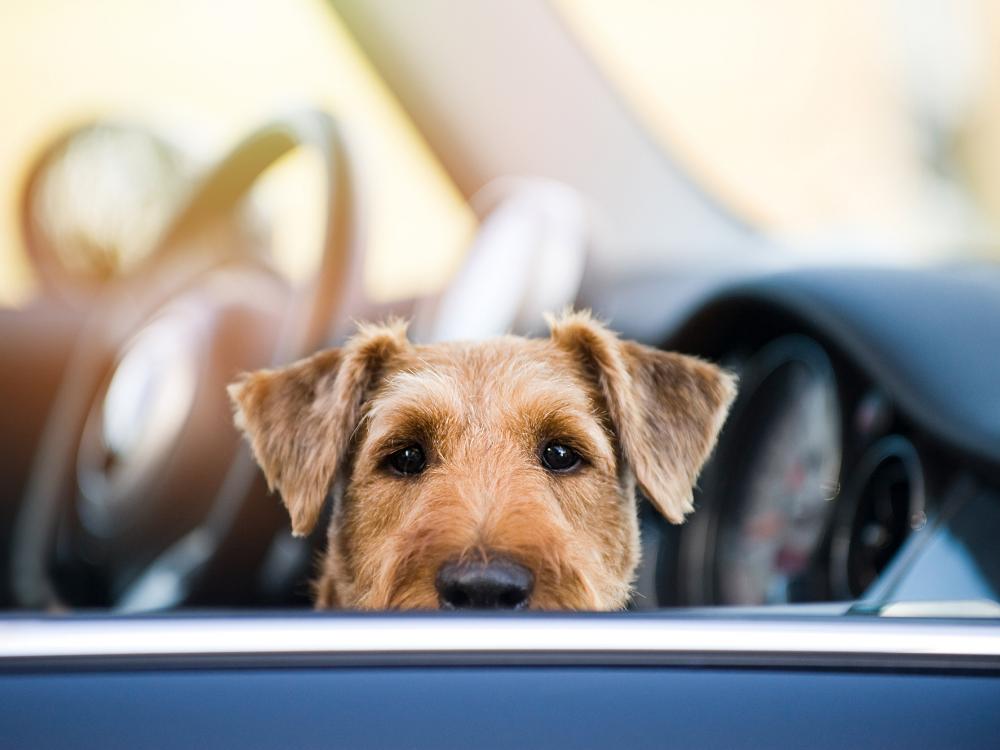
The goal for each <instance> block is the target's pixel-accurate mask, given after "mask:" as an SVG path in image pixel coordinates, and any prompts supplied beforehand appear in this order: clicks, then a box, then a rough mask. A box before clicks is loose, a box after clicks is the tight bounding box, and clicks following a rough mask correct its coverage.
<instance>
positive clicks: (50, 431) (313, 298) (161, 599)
mask: <svg viewBox="0 0 1000 750" xmlns="http://www.w3.org/2000/svg"><path fill="white" fill-rule="evenodd" d="M297 149H309V150H312V151H313V152H315V153H317V154H318V155H319V156H320V157H321V159H322V163H323V165H324V181H325V183H326V212H325V217H326V220H325V226H324V228H323V229H324V231H323V235H322V245H323V247H322V253H321V255H320V262H319V267H318V269H317V272H316V273H315V275H314V276H313V278H312V279H311V280H310V281H309V282H307V283H306V284H304V285H302V286H303V287H304V288H299V289H296V288H294V287H293V289H292V291H291V293H290V294H289V295H288V298H289V304H288V306H287V307H286V309H285V310H284V312H283V314H282V316H281V322H280V326H279V333H278V335H277V340H276V341H275V343H274V346H273V348H272V350H271V356H270V364H272V365H274V364H279V363H283V362H286V361H288V360H290V359H293V358H296V357H298V356H303V355H305V354H306V353H308V352H310V351H312V350H314V349H316V348H318V347H320V346H321V345H322V344H323V343H325V342H326V341H327V340H329V338H330V337H331V328H332V326H333V325H334V324H335V321H338V320H340V319H342V318H343V317H344V314H345V313H346V312H347V311H348V310H350V309H351V307H350V306H351V305H352V304H353V302H354V299H353V295H356V294H357V293H358V291H357V290H358V289H359V287H360V284H359V282H360V280H361V272H362V262H363V258H362V252H361V250H362V247H363V242H364V232H363V229H364V227H363V222H362V215H363V214H362V211H361V207H360V204H359V202H358V200H357V196H356V195H355V191H354V185H355V182H356V179H355V176H354V175H355V169H354V165H353V163H352V161H351V159H350V158H349V153H350V152H349V149H348V146H347V142H346V139H345V136H344V134H343V132H342V130H341V128H340V126H339V125H338V124H337V122H336V121H335V120H334V119H333V118H332V117H330V116H329V115H327V114H325V113H323V112H320V111H317V110H311V109H310V110H303V111H298V112H294V113H291V114H288V115H286V116H283V117H280V118H277V119H275V120H273V121H271V122H269V123H267V124H265V125H264V126H262V127H260V128H258V129H257V130H255V131H254V132H252V133H251V134H250V135H249V136H247V137H246V138H244V139H243V140H242V141H241V142H240V143H239V144H237V145H236V146H235V147H234V148H233V149H232V150H231V151H230V152H229V153H228V154H227V155H226V156H225V157H224V158H223V159H222V160H221V161H220V162H218V164H217V165H216V166H215V167H214V168H212V169H211V170H210V171H209V173H208V174H207V175H206V176H205V177H204V178H203V179H202V180H201V181H200V182H199V183H198V185H197V186H196V187H195V188H194V190H192V192H191V194H190V197H189V198H188V200H187V201H186V202H185V204H184V205H183V207H182V208H181V209H180V210H179V212H178V213H177V214H176V216H175V217H174V219H173V220H172V221H171V222H170V223H169V225H168V227H167V229H166V230H165V231H164V232H163V234H162V236H161V238H160V240H159V242H158V243H157V249H156V251H155V252H153V253H151V254H150V256H149V257H148V258H147V259H146V261H145V262H143V263H142V264H140V266H139V268H138V269H137V270H136V272H135V273H134V274H133V276H132V277H130V278H129V280H128V281H127V282H123V283H120V284H118V285H116V287H115V288H114V289H113V290H111V292H110V294H108V295H107V299H105V300H102V301H101V304H99V305H98V306H97V307H96V309H95V310H94V311H93V312H92V313H91V315H90V316H89V318H88V320H87V321H86V322H85V324H84V326H83V329H82V331H81V333H80V335H79V336H78V338H77V341H76V343H75V346H74V350H73V352H72V354H71V355H70V358H69V363H68V365H67V367H66V370H65V374H64V376H63V380H62V382H61V383H60V385H59V387H58V389H57V392H56V397H55V398H54V400H53V402H52V408H51V409H50V412H49V415H48V417H47V418H46V422H45V427H44V429H43V431H42V436H41V439H40V441H39V448H38V450H37V451H36V453H35V457H34V460H33V462H32V467H31V470H30V473H29V480H28V483H27V490H26V492H25V496H24V499H23V502H22V504H21V509H20V511H19V513H18V516H17V518H16V521H15V534H14V544H13V548H12V560H11V562H12V565H11V575H12V581H11V583H12V591H13V592H14V596H15V598H16V600H17V601H18V603H19V604H20V605H21V606H28V607H50V608H51V607H60V606H63V605H62V602H61V601H60V598H59V596H58V593H57V591H56V587H55V585H54V582H53V581H52V580H51V577H50V575H49V570H48V560H49V556H50V554H51V551H52V547H53V543H54V536H55V530H56V526H57V522H58V518H59V512H60V509H61V507H62V506H63V501H64V498H65V497H66V495H67V490H68V489H69V488H70V479H71V474H72V471H71V467H72V466H73V465H74V463H75V461H74V456H75V453H76V451H77V450H78V446H79V443H80V436H81V433H82V430H83V429H84V423H85V421H86V418H87V414H88V412H89V410H90V408H91V406H92V405H93V403H94V401H95V397H97V396H98V395H99V394H100V393H101V388H102V384H103V383H104V382H105V380H106V374H107V363H106V357H104V356H102V355H103V353H104V352H106V351H108V349H109V348H110V349H111V350H112V351H115V352H118V353H120V352H121V351H122V347H123V346H124V345H125V343H126V342H127V341H129V339H130V338H131V336H132V335H133V334H134V333H135V332H136V331H138V330H140V328H141V326H142V325H143V323H144V322H146V321H149V320H150V319H151V318H153V317H154V316H155V314H156V312H157V311H158V310H160V309H162V308H163V307H164V305H166V304H167V303H168V302H169V301H170V300H171V299H172V298H173V297H174V295H176V294H177V293H179V292H180V291H181V290H183V289H184V288H185V287H186V286H187V285H188V284H190V283H191V282H192V281H193V280H194V279H196V278H198V277H199V276H200V275H202V274H204V273H205V272H206V271H207V270H210V269H212V268H216V267H218V264H219V263H220V262H222V261H224V260H226V256H225V253H224V252H221V251H220V252H219V253H218V254H216V253H215V252H210V253H207V254H206V255H205V256H204V257H199V258H191V257H189V253H190V247H192V246H195V247H196V246H197V243H193V242H192V240H193V238H195V237H197V236H198V234H199V233H200V232H202V231H204V230H205V228H206V227H207V226H209V225H210V224H211V223H212V222H213V221H215V220H217V219H218V218H219V217H220V216H226V215H230V214H231V213H232V212H233V211H234V210H235V209H236V208H237V206H238V205H239V204H240V203H241V202H242V201H243V199H244V198H245V197H246V196H247V194H248V192H249V191H250V189H251V187H252V186H253V185H254V184H255V183H256V181H257V179H258V178H259V177H260V176H261V175H262V174H263V173H264V172H265V171H266V170H267V169H268V168H269V167H270V166H272V165H273V164H274V163H275V162H276V161H278V160H279V159H280V158H282V157H283V156H285V155H286V154H288V153H290V152H292V151H293V150H297ZM185 248H188V252H185ZM230 259H231V258H230ZM136 290H140V291H141V292H143V293H142V294H137V293H136ZM95 342H101V343H102V344H103V346H95V345H94V344H95ZM220 397H221V394H220ZM67 425H71V426H72V427H71V429H67V428H66V426H67ZM255 476H256V470H255V468H254V466H253V463H252V460H251V459H250V457H249V454H248V452H247V451H246V450H245V449H242V448H240V449H238V450H237V452H236V453H235V457H234V458H233V460H232V461H231V463H230V465H229V467H228V469H227V471H226V473H225V478H224V480H223V482H222V485H221V487H220V489H219V490H218V491H217V492H216V493H215V495H214V497H213V498H212V501H211V503H210V504H209V505H207V506H206V508H207V511H206V512H205V513H204V516H203V520H202V522H201V523H200V524H198V525H197V526H196V527H195V528H193V529H191V530H190V531H189V532H188V533H186V534H185V535H184V536H183V537H182V538H181V539H180V540H178V541H176V542H174V543H173V544H171V545H169V546H168V547H167V548H166V549H165V550H164V551H162V552H161V553H160V554H159V556H158V557H157V558H156V559H155V560H154V561H153V562H152V563H151V564H150V565H148V566H147V567H146V570H145V571H144V572H143V573H141V574H139V575H138V576H137V577H136V578H135V579H134V581H133V583H132V584H131V585H129V586H128V587H127V588H126V590H125V592H124V593H123V594H122V595H121V596H120V597H119V599H118V602H117V605H118V606H119V607H120V608H123V609H149V608H157V607H162V606H169V605H171V604H176V603H178V602H179V601H181V600H183V597H184V594H185V593H186V590H187V588H188V587H189V586H190V583H191V582H192V580H194V579H195V578H196V577H197V575H198V572H199V571H200V570H201V569H203V568H204V566H205V565H206V564H207V563H208V562H209V561H210V560H211V559H212V556H213V554H214V552H215V551H216V550H217V549H218V547H219V545H220V544H221V542H222V540H223V539H224V538H225V536H226V534H227V533H228V531H229V529H230V526H231V524H232V521H233V519H234V518H235V516H236V514H237V512H238V511H239V509H240V507H241V506H242V504H243V501H244V500H245V499H246V497H247V495H248V494H249V492H250V490H251V487H252V484H253V482H254V479H255Z"/></svg>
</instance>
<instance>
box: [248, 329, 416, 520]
mask: <svg viewBox="0 0 1000 750" xmlns="http://www.w3.org/2000/svg"><path fill="white" fill-rule="evenodd" d="M406 346H408V343H407V341H406V326H405V325H404V324H403V323H401V322H394V323H390V324H387V325H384V326H363V327H361V328H360V330H359V332H358V333H357V334H356V335H355V336H354V337H353V338H351V339H350V340H349V341H348V342H347V344H346V345H345V346H344V347H343V348H340V349H329V350H327V351H322V352H319V353H318V354H314V355H313V356H311V357H309V358H307V359H303V360H299V361H298V362H295V363H293V364H291V365H288V366H287V367H284V368H281V369H278V370H260V371H258V372H252V373H249V374H247V375H244V376H243V377H242V378H241V379H240V380H239V381H237V382H236V383H233V384H232V385H230V386H229V388H228V391H229V397H230V399H231V400H232V402H233V407H234V411H235V422H236V426H237V427H238V428H240V429H241V430H242V431H243V434H244V435H245V436H246V438H247V440H248V441H249V443H250V447H251V448H252V449H253V455H254V458H255V459H256V460H257V463H258V464H260V467H261V469H263V470H264V476H265V477H266V478H267V484H268V487H270V488H271V490H275V489H277V490H278V491H279V492H280V493H281V499H282V500H283V502H284V503H285V507H286V508H287V509H288V514H289V515H290V516H291V519H292V533H293V534H295V535H296V536H304V535H306V534H308V533H309V532H310V531H312V529H313V527H314V526H315V525H316V521H317V519H318V518H319V514H320V511H321V510H322V508H323V502H324V501H325V500H326V496H327V493H328V491H329V488H330V485H331V484H332V483H333V481H334V478H335V477H336V474H337V471H338V469H339V468H340V467H341V466H342V465H343V462H344V459H345V458H346V455H347V450H348V447H349V445H350V441H351V435H352V433H353V432H354V429H355V427H356V426H357V425H358V422H359V421H360V419H361V416H362V407H363V405H364V399H365V395H366V393H367V392H368V391H369V389H370V388H371V387H372V385H373V384H374V382H375V381H376V380H377V379H378V378H379V377H380V375H381V372H382V370H383V369H384V367H385V365H386V362H387V360H388V359H389V358H390V357H391V356H392V355H393V354H394V353H396V352H399V351H400V350H401V349H403V348H404V347H406Z"/></svg>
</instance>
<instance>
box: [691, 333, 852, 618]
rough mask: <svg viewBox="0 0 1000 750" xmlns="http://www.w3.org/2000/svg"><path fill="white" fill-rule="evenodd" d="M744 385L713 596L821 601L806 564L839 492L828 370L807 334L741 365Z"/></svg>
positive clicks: (750, 601)
mask: <svg viewBox="0 0 1000 750" xmlns="http://www.w3.org/2000/svg"><path fill="white" fill-rule="evenodd" d="M744 388H745V390H744V399H743V404H742V405H741V407H740V408H739V410H738V413H734V419H735V420H738V422H737V424H735V425H734V426H735V427H737V430H736V431H735V433H733V434H732V435H731V442H730V443H729V445H728V447H727V450H726V458H727V459H728V463H727V464H726V465H724V466H723V467H722V471H728V472H730V473H729V476H728V478H727V479H726V481H724V482H722V483H721V484H722V486H723V488H724V489H723V494H722V496H721V497H720V498H719V503H718V505H717V506H716V507H717V508H718V515H717V517H716V520H715V524H716V534H715V544H714V548H713V550H712V551H710V554H712V555H713V556H714V563H715V564H714V566H712V567H714V573H715V575H714V578H715V581H714V583H715V586H716V593H715V596H714V597H713V598H714V599H716V600H717V602H719V603H725V604H744V605H758V604H776V603H786V602H791V601H805V600H809V599H816V598H822V597H821V594H820V593H818V592H816V591H815V590H814V588H813V586H812V582H811V576H810V569H811V568H812V563H813V562H814V560H815V557H816V553H817V551H818V549H819V547H820V546H821V545H822V543H823V540H824V536H825V533H826V531H827V529H828V528H829V524H830V523H831V516H832V512H833V508H834V503H833V502H832V500H833V499H834V498H835V497H836V495H837V493H838V491H839V486H838V479H839V476H840V461H841V421H840V413H839V408H838V404H837V393H836V382H835V380H834V376H833V370H832V368H831V366H830V363H829V360H828V359H827V357H826V355H825V354H824V352H823V350H822V349H821V348H820V347H819V346H818V345H817V344H815V343H814V342H812V341H811V340H809V339H805V338H802V337H787V338H782V339H779V340H777V341H775V342H773V343H772V344H770V345H769V346H767V347H766V348H764V349H763V350H761V352H760V353H759V354H758V355H757V356H756V357H755V358H754V359H753V360H752V361H751V362H750V363H749V366H748V367H747V370H746V374H745V376H744Z"/></svg>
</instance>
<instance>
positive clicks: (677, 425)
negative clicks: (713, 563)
mask: <svg viewBox="0 0 1000 750" xmlns="http://www.w3.org/2000/svg"><path fill="white" fill-rule="evenodd" d="M549 326H550V329H551V333H552V339H553V341H555V342H556V343H557V344H558V345H560V346H561V347H563V348H564V349H567V350H569V351H571V352H573V353H574V354H575V355H576V356H577V358H578V359H579V361H580V363H581V366H582V367H583V368H584V370H586V371H587V372H588V373H589V374H590V375H591V377H593V378H594V379H595V380H596V382H597V384H598V385H599V387H600V390H601V392H602V394H603V396H604V400H605V403H606V405H607V409H608V412H609V416H610V417H611V421H612V424H613V427H614V429H615V431H616V433H617V436H618V441H619V444H620V447H621V451H622V454H623V457H624V459H625V460H626V461H627V462H628V464H629V466H630V467H631V469H632V471H633V473H634V474H635V478H636V481H637V482H638V484H639V487H640V489H641V490H642V491H643V493H644V494H645V495H646V497H648V498H649V500H650V501H651V502H652V503H653V505H655V506H656V508H657V509H658V510H659V511H660V513H662V514H663V516H664V517H665V518H666V519H667V520H669V521H670V522H671V523H683V522H684V516H685V514H687V513H690V512H691V511H692V510H693V509H694V508H693V504H692V488H693V486H694V483H695V481H696V480H697V478H698V474H699V472H700V471H701V467H702V465H703V464H704V463H705V461H706V459H707V458H708V456H709V454H710V453H711V451H712V448H713V447H714V446H715V441H716V439H717V437H718V434H719V430H721V429H722V424H723V422H724V421H725V419H726V415H727V414H728V412H729V406H730V404H731V403H732V401H733V398H735V396H736V377H735V376H734V375H732V374H731V373H728V372H726V371H724V370H722V369H720V368H718V367H716V366H715V365H713V364H710V363H708V362H704V361H702V360H700V359H697V358H696V357H689V356H686V355H683V354H676V353H674V352H665V351H661V350H659V349H654V348H652V347H648V346H643V345H641V344H637V343H635V342H632V341H622V340H620V339H619V338H618V337H617V336H616V335H615V334H614V333H612V332H611V331H609V330H608V329H607V328H605V327H604V326H603V325H601V324H600V323H598V322H597V321H595V320H594V319H593V318H592V317H591V316H590V314H589V313H586V312H578V313H569V314H566V315H564V316H562V317H561V318H559V319H554V318H553V319H550V320H549Z"/></svg>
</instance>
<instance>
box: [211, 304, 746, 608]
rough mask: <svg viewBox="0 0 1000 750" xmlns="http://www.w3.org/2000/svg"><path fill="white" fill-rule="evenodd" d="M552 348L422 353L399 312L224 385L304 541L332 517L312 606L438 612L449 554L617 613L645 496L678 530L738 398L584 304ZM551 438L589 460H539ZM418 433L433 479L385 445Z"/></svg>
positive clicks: (689, 362) (458, 347)
mask: <svg viewBox="0 0 1000 750" xmlns="http://www.w3.org/2000/svg"><path fill="white" fill-rule="evenodd" d="M550 327H551V337H550V338H549V339H524V338H519V337H515V336H506V337H502V338H497V339H493V340H491V341H487V342H484V343H452V344H438V345H433V346H415V345H412V344H410V343H409V342H408V341H407V340H406V337H405V327H404V326H402V325H401V324H399V323H391V324H389V325H386V326H363V327H361V329H360V330H359V332H358V334H357V335H355V336H354V337H353V338H352V339H351V340H350V341H349V342H348V343H347V345H346V346H344V347H343V348H341V349H334V350H329V351H325V352H320V353H318V354H316V355H314V356H312V357H310V358H308V359H305V360H302V361H300V362H297V363H295V364H293V365H290V366H289V367H286V368H284V369H280V370H272V371H261V372H258V373H253V374H251V375H248V376H247V377H245V378H244V379H243V380H242V381H240V382H239V383H236V384H234V385H233V386H230V395H231V396H232V398H233V401H234V404H235V406H236V413H237V424H238V425H239V426H240V427H241V429H243V431H244V432H245V433H246V435H247V437H248V439H249V441H250V444H251V446H252V448H253V452H254V456H255V457H256V459H257V461H258V463H259V464H260V465H261V467H262V468H263V470H264V473H265V475H266V476H267V479H268V482H269V484H270V485H271V487H272V488H276V489H278V490H279V491H280V492H281V495H282V498H283V500H284V502H285V505H286V506H287V507H288V511H289V514H290V515H291V518H292V529H293V531H294V533H296V534H307V533H309V531H310V530H311V529H312V528H313V526H315V524H316V521H317V518H318V517H319V513H320V510H321V508H322V504H323V502H324V499H325V498H326V496H327V494H328V492H329V489H330V488H331V487H333V488H335V489H336V491H335V494H336V495H338V496H337V497H335V499H334V502H335V504H334V513H333V518H332V521H331V524H330V529H329V538H328V546H327V550H326V553H325V557H324V559H323V563H322V570H321V573H320V576H319V579H318V581H317V582H316V587H315V593H316V604H317V606H318V607H358V608H369V609H383V608H435V607H437V606H438V595H437V592H436V590H435V586H434V581H435V576H436V574H437V571H438V570H439V568H440V567H441V566H442V565H443V564H444V563H445V562H447V561H452V560H455V559H462V558H469V557H475V556H480V557H482V558H484V559H488V558H490V557H492V556H497V555H500V556H505V557H508V558H511V559H514V560H516V561H518V562H520V563H521V564H522V565H525V566H527V567H528V568H529V569H530V570H531V571H532V573H533V574H534V578H535V586H534V591H533V594H532V596H531V602H530V604H531V606H532V607H535V608H541V609H594V610H607V609H617V608H620V607H622V606H624V605H625V603H626V602H627V600H628V597H629V593H630V590H631V583H632V580H633V576H634V574H635V569H636V566H637V565H638V561H639V538H638V537H639V535H638V526H637V520H636V513H635V497H634V492H635V487H636V483H638V485H639V487H641V488H642V490H643V492H644V493H645V494H646V495H647V496H648V497H649V499H650V500H651V501H652V502H653V504H654V505H655V506H656V507H657V508H658V509H659V510H660V512H661V513H663V515H664V516H665V517H666V518H667V519H669V520H670V521H672V522H674V523H680V522H682V521H683V519H684V515H685V514H686V513H688V512H689V511H690V510H691V508H692V506H691V488H692V484H693V483H694V481H695V479H696V478H697V475H698V472H699V470H700V468H701V465H702V464H703V463H704V461H705V459H706V458H707V456H708V454H709V452H710V451H711V449H712V446H713V445H714V443H715V439H716V436H717V433H718V431H719V429H720V428H721V425H722V421H723V420H724V418H725V414H726V412H727V411H728V408H729V404H730V402H731V401H732V398H733V396H734V394H735V385H734V380H733V378H732V376H730V375H728V374H726V373H724V372H722V371H721V370H719V369H718V368H717V367H715V366H714V365H711V364H708V363H706V362H702V361H700V360H698V359H695V358H692V357H686V356H683V355H679V354H674V353H669V352H662V351H658V350H655V349H651V348H649V347H645V346H641V345H639V344H636V343H633V342H626V341H621V340H619V339H618V338H617V337H616V336H615V335H614V334H613V333H611V332H610V331H609V330H608V329H606V328H605V327H604V326H602V325H601V324H599V323H597V322H595V321H594V320H593V319H592V318H591V317H590V316H589V315H588V314H586V313H569V314H566V315H564V316H562V317H561V318H559V319H552V320H550ZM550 441H558V442H562V443H565V444H568V445H569V446H571V447H572V448H574V449H575V450H576V451H577V452H578V453H580V454H581V456H583V458H584V462H583V464H582V465H581V466H580V467H579V468H578V469H577V470H574V471H571V472H569V473H566V474H554V473H551V472H549V471H547V470H546V469H545V468H544V467H543V466H542V465H541V463H540V460H539V456H540V451H541V449H542V447H543V446H544V445H545V444H546V443H548V442H550ZM411 444H419V445H420V446H422V447H423V450H424V452H425V454H426V457H427V468H426V470H425V471H424V472H423V473H421V474H419V475H416V476H399V475H396V474H393V473H392V472H391V471H390V470H388V469H387V468H386V466H385V460H386V458H387V456H388V455H390V454H391V453H393V452H394V451H397V450H399V449H401V448H403V447H405V446H407V445H411Z"/></svg>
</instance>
